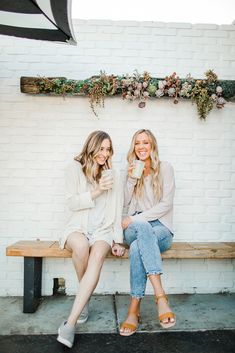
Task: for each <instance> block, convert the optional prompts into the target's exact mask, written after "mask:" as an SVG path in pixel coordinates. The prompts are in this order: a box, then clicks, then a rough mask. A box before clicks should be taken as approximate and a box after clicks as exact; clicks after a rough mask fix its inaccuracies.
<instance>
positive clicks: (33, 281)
mask: <svg viewBox="0 0 235 353" xmlns="http://www.w3.org/2000/svg"><path fill="white" fill-rule="evenodd" d="M41 288H42V257H24V301H23V312H24V313H34V312H35V311H36V310H37V307H38V305H39V303H40V298H41Z"/></svg>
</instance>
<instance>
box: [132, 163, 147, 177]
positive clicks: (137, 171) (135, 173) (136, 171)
mask: <svg viewBox="0 0 235 353" xmlns="http://www.w3.org/2000/svg"><path fill="white" fill-rule="evenodd" d="M133 166H134V167H133V169H132V172H131V176H132V178H137V179H140V178H141V175H142V173H143V170H144V166H145V163H144V162H142V161H140V160H139V159H135V160H134V161H133Z"/></svg>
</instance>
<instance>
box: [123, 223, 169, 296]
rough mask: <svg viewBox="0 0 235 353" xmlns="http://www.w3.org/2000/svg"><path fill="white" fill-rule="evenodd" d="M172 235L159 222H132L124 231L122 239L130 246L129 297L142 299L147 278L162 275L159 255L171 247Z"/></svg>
mask: <svg viewBox="0 0 235 353" xmlns="http://www.w3.org/2000/svg"><path fill="white" fill-rule="evenodd" d="M172 238H173V234H172V233H171V232H170V231H169V229H168V228H166V227H165V226H164V225H163V224H162V223H161V222H160V221H159V220H155V221H151V222H139V221H136V222H132V223H131V224H130V225H129V226H128V228H126V229H125V230H124V239H125V241H126V243H127V244H128V245H129V246H130V251H129V254H130V285H131V296H132V297H135V298H142V297H144V294H145V288H146V282H147V276H148V275H153V274H155V275H156V274H162V258H161V253H162V252H164V251H166V250H167V249H169V248H170V247H171V244H172Z"/></svg>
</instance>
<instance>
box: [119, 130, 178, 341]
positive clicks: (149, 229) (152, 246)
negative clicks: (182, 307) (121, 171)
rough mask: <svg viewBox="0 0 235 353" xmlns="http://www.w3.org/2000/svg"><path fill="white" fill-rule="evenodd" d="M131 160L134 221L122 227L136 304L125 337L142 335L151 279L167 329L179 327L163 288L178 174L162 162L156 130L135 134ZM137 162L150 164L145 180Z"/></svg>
mask: <svg viewBox="0 0 235 353" xmlns="http://www.w3.org/2000/svg"><path fill="white" fill-rule="evenodd" d="M127 159H128V162H129V169H128V175H127V181H126V185H125V201H124V204H125V206H127V207H128V217H126V218H124V219H123V221H122V227H123V229H124V238H125V241H126V242H127V243H128V244H129V245H130V282H131V301H130V305H129V310H128V313H127V318H126V320H125V321H124V322H123V323H122V324H121V327H120V334H121V335H123V336H130V335H132V334H133V333H135V332H136V330H137V327H138V323H139V321H140V302H141V298H143V297H144V295H145V287H146V282H147V278H149V280H150V282H151V285H152V287H153V290H154V294H155V301H156V304H157V308H158V314H159V322H160V324H161V326H162V327H164V328H169V327H172V326H174V325H175V323H176V318H175V315H174V313H173V312H172V310H171V309H170V307H169V304H168V300H167V296H166V294H165V292H164V289H163V287H162V283H161V274H162V260H161V252H163V251H165V250H167V249H169V248H170V246H171V243H172V237H173V229H172V216H173V198H174V193H175V181H174V171H173V168H172V166H171V165H170V164H169V163H168V162H163V161H162V162H160V160H159V155H158V147H157V141H156V138H155V137H154V135H153V134H152V132H151V131H150V130H145V129H142V130H139V131H137V132H136V133H135V134H134V136H133V138H132V142H131V147H130V150H129V152H128V156H127ZM136 159H138V160H140V161H142V162H144V171H143V174H142V176H141V177H140V179H136V178H134V177H133V176H132V172H133V161H134V160H136Z"/></svg>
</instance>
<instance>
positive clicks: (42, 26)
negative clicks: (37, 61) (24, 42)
mask: <svg viewBox="0 0 235 353" xmlns="http://www.w3.org/2000/svg"><path fill="white" fill-rule="evenodd" d="M71 2H72V0H20V1H16V0H0V34H4V35H8V36H15V37H23V38H28V39H39V40H47V41H55V42H62V43H68V44H73V45H76V40H75V37H74V34H73V27H72V19H71Z"/></svg>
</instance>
